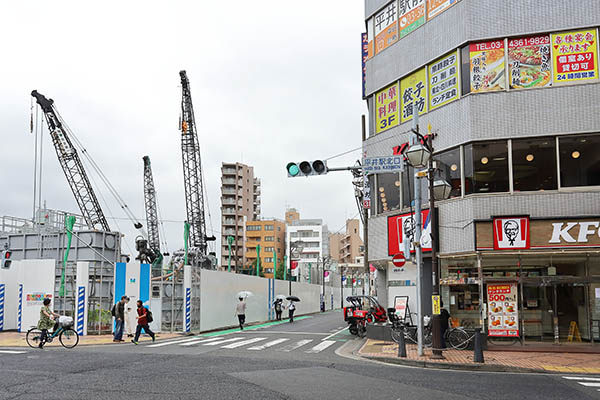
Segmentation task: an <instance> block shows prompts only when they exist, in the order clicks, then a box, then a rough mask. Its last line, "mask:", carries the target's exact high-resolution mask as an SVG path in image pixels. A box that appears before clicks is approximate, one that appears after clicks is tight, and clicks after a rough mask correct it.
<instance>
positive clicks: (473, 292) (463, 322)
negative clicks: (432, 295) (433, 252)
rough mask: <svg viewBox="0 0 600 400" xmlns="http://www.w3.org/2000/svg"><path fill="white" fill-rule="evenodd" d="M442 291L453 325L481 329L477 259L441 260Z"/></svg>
mask: <svg viewBox="0 0 600 400" xmlns="http://www.w3.org/2000/svg"><path fill="white" fill-rule="evenodd" d="M440 289H441V295H442V301H443V303H444V307H445V308H446V309H447V310H448V312H450V316H451V317H452V320H453V323H455V324H457V325H460V326H463V327H467V328H475V327H479V326H480V325H479V316H480V314H479V309H480V302H481V298H480V295H479V280H478V275H477V260H476V258H475V257H465V258H451V259H442V260H441V276H440Z"/></svg>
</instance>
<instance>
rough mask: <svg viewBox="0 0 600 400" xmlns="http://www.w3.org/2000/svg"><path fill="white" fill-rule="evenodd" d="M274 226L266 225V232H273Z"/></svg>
mask: <svg viewBox="0 0 600 400" xmlns="http://www.w3.org/2000/svg"><path fill="white" fill-rule="evenodd" d="M272 230H273V225H265V231H272Z"/></svg>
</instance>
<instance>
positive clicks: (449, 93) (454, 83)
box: [428, 50, 459, 110]
mask: <svg viewBox="0 0 600 400" xmlns="http://www.w3.org/2000/svg"><path fill="white" fill-rule="evenodd" d="M428 68H429V109H430V110H433V109H435V108H437V107H440V106H443V105H444V104H447V103H450V102H451V101H454V100H456V99H458V93H459V91H458V50H457V51H455V52H453V53H450V54H448V55H447V56H445V57H442V58H440V59H439V60H436V61H435V62H433V63H432V64H429V67H428Z"/></svg>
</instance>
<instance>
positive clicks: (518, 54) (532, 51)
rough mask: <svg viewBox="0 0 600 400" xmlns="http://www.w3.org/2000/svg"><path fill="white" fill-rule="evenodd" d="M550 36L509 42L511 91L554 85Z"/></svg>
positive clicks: (517, 39) (524, 38)
mask: <svg viewBox="0 0 600 400" xmlns="http://www.w3.org/2000/svg"><path fill="white" fill-rule="evenodd" d="M550 64H551V63H550V36H549V35H542V36H532V37H523V38H515V39H509V40H508V68H509V79H510V88H511V89H529V88H534V87H544V86H551V85H552V71H551V70H550Z"/></svg>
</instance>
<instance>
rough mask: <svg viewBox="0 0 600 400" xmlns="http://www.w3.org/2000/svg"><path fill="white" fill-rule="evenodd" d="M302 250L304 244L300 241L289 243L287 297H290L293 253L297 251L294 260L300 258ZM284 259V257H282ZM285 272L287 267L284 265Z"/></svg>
mask: <svg viewBox="0 0 600 400" xmlns="http://www.w3.org/2000/svg"><path fill="white" fill-rule="evenodd" d="M303 248H304V242H303V241H302V240H296V241H295V242H290V279H289V288H288V292H289V294H288V296H291V295H292V259H293V258H294V251H295V250H297V252H296V253H295V254H296V258H298V257H299V256H300V253H301V252H302V249H303ZM284 258H285V257H284ZM286 270H287V265H286Z"/></svg>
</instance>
